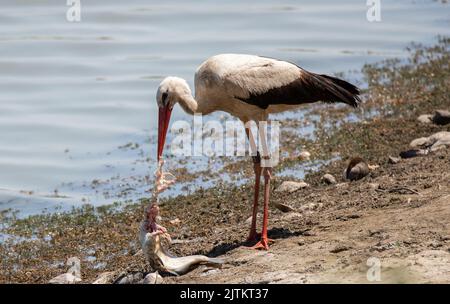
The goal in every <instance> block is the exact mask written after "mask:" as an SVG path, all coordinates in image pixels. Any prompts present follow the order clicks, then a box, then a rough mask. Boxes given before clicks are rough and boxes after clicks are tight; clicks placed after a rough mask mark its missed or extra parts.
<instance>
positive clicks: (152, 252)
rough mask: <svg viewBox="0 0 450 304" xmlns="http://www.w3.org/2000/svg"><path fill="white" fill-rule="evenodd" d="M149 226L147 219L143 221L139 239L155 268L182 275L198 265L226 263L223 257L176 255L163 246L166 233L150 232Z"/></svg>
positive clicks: (147, 257) (151, 264)
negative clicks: (162, 239) (162, 240)
mask: <svg viewBox="0 0 450 304" xmlns="http://www.w3.org/2000/svg"><path fill="white" fill-rule="evenodd" d="M147 227H148V222H147V220H144V221H142V223H141V227H140V233H139V241H140V243H141V247H142V251H143V253H144V256H145V257H146V259H147V260H148V262H149V263H150V266H151V267H152V268H153V269H154V270H158V271H161V272H168V273H171V274H173V275H176V276H180V275H183V274H186V273H188V272H189V271H190V270H192V269H193V268H195V267H196V266H198V265H209V266H215V267H221V265H222V264H223V263H224V260H223V259H220V258H210V257H207V256H205V255H189V256H183V257H176V256H174V255H172V254H170V253H169V252H168V251H167V250H166V249H165V248H164V247H163V244H162V242H161V238H165V235H164V233H161V232H160V231H154V232H149V231H148V229H147Z"/></svg>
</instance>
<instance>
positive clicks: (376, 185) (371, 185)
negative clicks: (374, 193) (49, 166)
mask: <svg viewBox="0 0 450 304" xmlns="http://www.w3.org/2000/svg"><path fill="white" fill-rule="evenodd" d="M369 188H370V189H372V190H377V189H379V188H380V184H378V183H370V184H369Z"/></svg>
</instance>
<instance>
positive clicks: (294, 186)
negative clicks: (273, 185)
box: [275, 181, 309, 193]
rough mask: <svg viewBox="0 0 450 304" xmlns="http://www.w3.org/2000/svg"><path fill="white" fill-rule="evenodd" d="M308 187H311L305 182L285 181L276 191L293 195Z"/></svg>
mask: <svg viewBox="0 0 450 304" xmlns="http://www.w3.org/2000/svg"><path fill="white" fill-rule="evenodd" d="M306 187H309V185H308V184H307V183H305V182H292V181H284V182H283V183H281V185H280V186H279V187H278V188H277V189H276V190H275V191H276V192H289V193H292V192H295V191H297V190H300V189H303V188H306Z"/></svg>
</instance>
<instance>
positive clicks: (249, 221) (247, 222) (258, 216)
mask: <svg viewBox="0 0 450 304" xmlns="http://www.w3.org/2000/svg"><path fill="white" fill-rule="evenodd" d="M252 218H253V216H250V217H249V218H248V219H246V220H245V223H246V224H249V225H250V224H251V223H252ZM260 218H261V215H260V214H259V213H258V214H257V215H256V219H257V220H258V219H260Z"/></svg>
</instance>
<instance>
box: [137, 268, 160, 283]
mask: <svg viewBox="0 0 450 304" xmlns="http://www.w3.org/2000/svg"><path fill="white" fill-rule="evenodd" d="M163 281H164V280H163V278H162V277H161V276H160V275H159V273H158V272H157V271H155V272H151V273H149V274H147V275H146V276H145V278H144V280H143V281H142V284H161V283H162V282H163Z"/></svg>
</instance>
